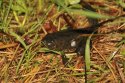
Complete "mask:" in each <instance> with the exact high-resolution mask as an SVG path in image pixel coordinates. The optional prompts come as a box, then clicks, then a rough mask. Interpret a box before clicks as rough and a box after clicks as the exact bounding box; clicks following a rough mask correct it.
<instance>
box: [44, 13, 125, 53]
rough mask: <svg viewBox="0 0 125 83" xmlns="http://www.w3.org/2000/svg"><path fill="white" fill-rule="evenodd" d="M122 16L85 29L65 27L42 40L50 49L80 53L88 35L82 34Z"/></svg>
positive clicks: (89, 32) (83, 49) (83, 51)
mask: <svg viewBox="0 0 125 83" xmlns="http://www.w3.org/2000/svg"><path fill="white" fill-rule="evenodd" d="M122 16H125V15H121V16H118V17H116V18H113V19H109V20H106V21H104V22H101V23H98V24H96V25H93V26H90V27H88V28H85V29H76V30H74V29H66V30H61V31H58V32H54V33H49V34H47V35H46V36H45V37H44V38H43V40H42V42H43V43H44V45H45V46H46V47H47V48H49V49H51V50H56V51H64V52H65V53H67V52H68V53H72V52H76V53H77V54H80V55H81V54H84V53H85V45H86V40H87V38H88V36H86V35H84V34H92V33H93V32H94V31H96V30H97V29H98V28H99V27H100V26H102V25H104V24H105V23H107V22H112V21H113V20H115V19H117V18H119V17H122ZM90 46H91V45H90Z"/></svg>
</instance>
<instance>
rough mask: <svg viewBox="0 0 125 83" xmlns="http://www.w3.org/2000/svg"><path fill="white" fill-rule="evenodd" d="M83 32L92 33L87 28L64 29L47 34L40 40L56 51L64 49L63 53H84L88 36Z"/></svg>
mask: <svg viewBox="0 0 125 83" xmlns="http://www.w3.org/2000/svg"><path fill="white" fill-rule="evenodd" d="M83 33H84V34H88V33H92V32H91V31H88V30H81V29H78V30H73V29H70V30H69V29H66V30H62V31H59V32H55V33H49V34H47V35H46V36H45V37H44V38H43V40H42V42H43V43H44V45H45V46H46V47H47V48H49V49H51V50H56V51H64V52H65V53H74V52H75V53H78V54H79V55H81V54H84V50H85V45H86V40H87V38H88V36H84V35H83Z"/></svg>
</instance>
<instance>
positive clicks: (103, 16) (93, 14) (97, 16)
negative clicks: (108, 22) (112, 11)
mask: <svg viewBox="0 0 125 83" xmlns="http://www.w3.org/2000/svg"><path fill="white" fill-rule="evenodd" d="M68 11H70V12H71V13H73V14H77V15H84V16H88V17H91V18H111V17H109V16H106V15H101V14H98V13H96V12H92V11H87V10H86V11H84V10H81V9H79V10H78V9H68Z"/></svg>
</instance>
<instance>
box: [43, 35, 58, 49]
mask: <svg viewBox="0 0 125 83" xmlns="http://www.w3.org/2000/svg"><path fill="white" fill-rule="evenodd" d="M42 44H43V45H44V46H45V47H47V48H50V49H54V48H56V44H55V42H54V39H53V38H52V37H51V36H45V37H44V38H43V39H42Z"/></svg>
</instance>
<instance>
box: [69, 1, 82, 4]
mask: <svg viewBox="0 0 125 83" xmlns="http://www.w3.org/2000/svg"><path fill="white" fill-rule="evenodd" d="M68 1H69V4H77V3H79V2H80V0H68Z"/></svg>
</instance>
